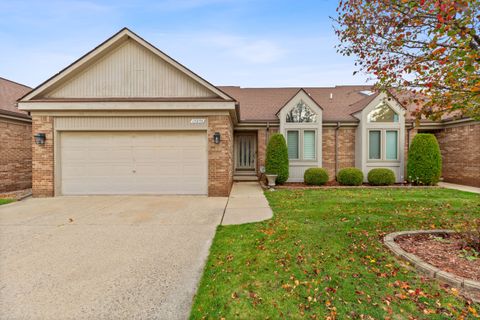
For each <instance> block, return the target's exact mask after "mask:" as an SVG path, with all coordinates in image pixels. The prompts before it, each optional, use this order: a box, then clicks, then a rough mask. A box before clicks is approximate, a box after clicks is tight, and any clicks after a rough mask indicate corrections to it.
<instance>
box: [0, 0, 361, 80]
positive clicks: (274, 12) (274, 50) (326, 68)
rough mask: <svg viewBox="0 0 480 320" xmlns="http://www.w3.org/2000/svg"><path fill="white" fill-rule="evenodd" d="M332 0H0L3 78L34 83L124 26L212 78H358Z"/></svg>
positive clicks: (192, 68)
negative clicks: (336, 27)
mask: <svg viewBox="0 0 480 320" xmlns="http://www.w3.org/2000/svg"><path fill="white" fill-rule="evenodd" d="M336 5H337V1H333V0H332V1H329V0H311V1H310V0H301V1H298V0H297V1H295V0H289V1H286V0H285V1H284V0H157V1H124V0H115V1H93V0H92V1H84V0H73V1H57V0H45V1H43V0H42V1H40V0H0V43H1V46H0V76H1V77H4V78H7V79H11V80H14V81H17V82H20V83H23V84H26V85H29V86H33V87H34V86H37V85H38V84H40V83H41V82H43V81H44V80H46V79H47V78H49V77H51V76H52V75H53V74H55V73H57V72H58V71H60V70H61V69H63V68H64V67H65V66H67V65H69V64H70V63H72V62H73V61H75V60H76V59H77V58H79V57H80V56H81V55H83V54H85V53H86V52H88V51H89V50H91V49H92V48H94V47H95V46H97V45H98V44H100V43H101V42H103V41H104V40H105V39H107V38H108V37H110V36H111V35H112V34H114V33H115V32H117V31H118V30H120V29H121V28H122V27H128V28H130V29H131V30H132V31H134V32H136V33H137V34H139V35H140V36H141V37H143V38H144V39H146V40H147V41H149V42H150V43H152V44H153V45H155V46H157V47H158V48H159V49H160V50H162V51H164V52H165V53H167V54H168V55H170V56H172V57H173V58H174V59H176V60H178V61H179V62H180V63H182V64H184V65H185V66H187V67H188V68H190V69H191V70H193V71H194V72H196V73H198V74H199V75H200V76H202V77H203V78H205V79H206V80H208V81H210V82H212V83H214V84H216V85H240V86H242V87H272V86H299V87H309V86H333V85H346V84H364V83H365V82H366V79H367V76H365V75H356V76H353V75H352V72H353V71H354V65H353V59H352V58H347V57H343V56H341V55H339V54H337V53H336V49H335V48H334V45H335V44H336V43H337V38H336V36H335V33H334V31H333V28H332V22H331V21H330V19H329V16H334V15H335V8H336Z"/></svg>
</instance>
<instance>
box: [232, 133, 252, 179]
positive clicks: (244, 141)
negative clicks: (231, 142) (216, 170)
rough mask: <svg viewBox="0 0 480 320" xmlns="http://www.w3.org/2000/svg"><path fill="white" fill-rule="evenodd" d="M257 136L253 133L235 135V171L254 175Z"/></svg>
mask: <svg viewBox="0 0 480 320" xmlns="http://www.w3.org/2000/svg"><path fill="white" fill-rule="evenodd" d="M256 156H257V136H256V134H254V133H237V134H236V135H235V171H236V172H237V173H238V172H245V173H248V172H251V173H255V168H256Z"/></svg>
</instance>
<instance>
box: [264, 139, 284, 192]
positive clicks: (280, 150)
mask: <svg viewBox="0 0 480 320" xmlns="http://www.w3.org/2000/svg"><path fill="white" fill-rule="evenodd" d="M265 170H266V173H268V174H276V175H277V180H276V182H277V183H278V184H282V183H285V181H287V179H288V149H287V142H286V141H285V138H284V137H283V135H282V134H280V133H275V134H273V135H272V136H271V137H270V140H269V141H268V145H267V156H266V159H265Z"/></svg>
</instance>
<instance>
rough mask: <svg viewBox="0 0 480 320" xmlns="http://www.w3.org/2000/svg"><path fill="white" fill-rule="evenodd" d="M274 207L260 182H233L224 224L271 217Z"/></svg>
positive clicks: (256, 220)
mask: <svg viewBox="0 0 480 320" xmlns="http://www.w3.org/2000/svg"><path fill="white" fill-rule="evenodd" d="M272 216H273V213H272V209H270V206H269V205H268V201H267V199H266V198H265V196H264V194H263V190H262V188H261V187H260V184H259V183H258V182H235V183H234V184H233V188H232V192H230V198H229V199H228V203H227V208H226V209H225V214H224V216H223V220H222V225H231V224H243V223H249V222H258V221H263V220H267V219H270V218H271V217H272Z"/></svg>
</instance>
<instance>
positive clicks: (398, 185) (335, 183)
mask: <svg viewBox="0 0 480 320" xmlns="http://www.w3.org/2000/svg"><path fill="white" fill-rule="evenodd" d="M332 187H333V188H410V187H411V188H438V187H436V186H414V185H412V184H410V183H395V184H393V185H390V186H372V185H370V184H368V183H363V184H362V185H360V186H342V185H341V184H340V183H338V181H335V180H332V181H328V182H327V183H325V184H324V185H322V186H312V185H308V184H305V183H303V182H286V183H284V184H282V185H277V186H275V187H274V188H275V189H326V188H332Z"/></svg>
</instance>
